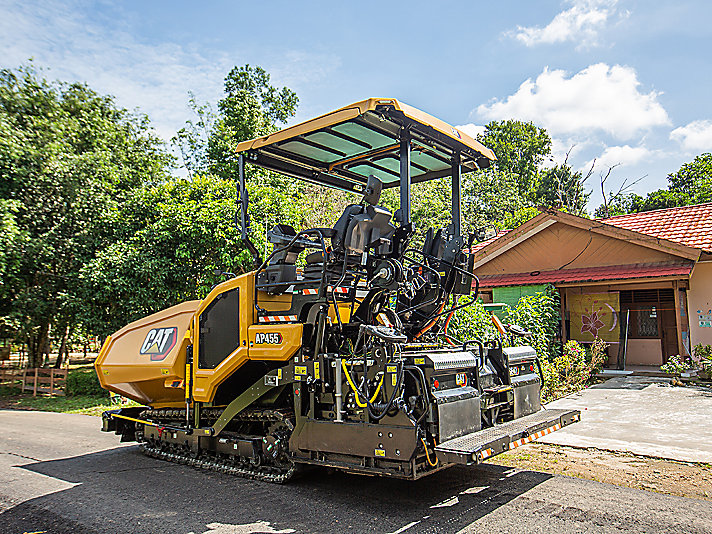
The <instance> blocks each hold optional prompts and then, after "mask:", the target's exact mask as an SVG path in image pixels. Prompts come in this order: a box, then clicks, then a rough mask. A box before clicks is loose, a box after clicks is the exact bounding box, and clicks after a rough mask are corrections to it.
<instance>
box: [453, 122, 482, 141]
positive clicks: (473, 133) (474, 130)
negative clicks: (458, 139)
mask: <svg viewBox="0 0 712 534" xmlns="http://www.w3.org/2000/svg"><path fill="white" fill-rule="evenodd" d="M455 128H457V129H458V130H460V131H462V132H465V133H466V134H467V135H469V136H470V137H472V138H473V139H476V138H477V136H478V135H479V134H481V133H484V131H485V127H484V126H480V125H479V124H474V123H472V122H470V123H468V124H460V125H459V126H455Z"/></svg>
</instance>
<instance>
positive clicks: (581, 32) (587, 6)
mask: <svg viewBox="0 0 712 534" xmlns="http://www.w3.org/2000/svg"><path fill="white" fill-rule="evenodd" d="M569 3H571V4H572V6H571V7H570V8H569V9H567V10H565V11H562V12H561V13H559V14H557V15H556V16H555V17H554V18H553V19H552V21H551V22H550V23H549V24H547V25H546V26H544V27H543V28H540V27H538V26H529V27H527V26H517V30H516V31H511V32H509V35H511V36H513V37H514V38H516V39H517V40H519V41H521V42H522V43H524V44H525V45H526V46H535V45H538V44H552V43H563V42H567V41H574V42H578V46H579V47H586V46H594V45H597V44H598V41H599V34H600V32H601V30H603V29H604V28H605V27H606V23H607V22H608V21H609V20H610V19H612V18H614V17H616V16H620V17H623V16H626V14H625V13H619V12H618V9H617V8H616V4H617V3H618V0H572V1H571V2H569Z"/></svg>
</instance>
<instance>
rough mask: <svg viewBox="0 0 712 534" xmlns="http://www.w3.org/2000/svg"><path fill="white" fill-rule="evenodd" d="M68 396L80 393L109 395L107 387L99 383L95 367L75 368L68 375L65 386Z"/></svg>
mask: <svg viewBox="0 0 712 534" xmlns="http://www.w3.org/2000/svg"><path fill="white" fill-rule="evenodd" d="M65 394H66V395H67V397H76V396H78V395H90V396H100V395H101V396H107V392H106V390H105V389H103V388H102V387H101V385H100V384H99V378H98V377H97V376H96V371H94V369H73V370H71V371H69V374H68V375H67V385H66V388H65Z"/></svg>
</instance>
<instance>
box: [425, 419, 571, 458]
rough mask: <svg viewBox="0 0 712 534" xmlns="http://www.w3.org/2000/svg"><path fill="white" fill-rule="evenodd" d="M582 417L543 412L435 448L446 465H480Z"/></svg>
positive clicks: (479, 431) (445, 442)
mask: <svg viewBox="0 0 712 534" xmlns="http://www.w3.org/2000/svg"><path fill="white" fill-rule="evenodd" d="M580 416H581V412H579V411H578V410H553V409H552V410H541V411H539V412H537V413H533V414H531V415H527V416H525V417H520V418H519V419H515V420H514V421H509V422H508V423H502V424H500V425H496V426H493V427H490V428H486V429H484V430H478V431H477V432H473V433H471V434H466V435H464V436H460V437H459V438H454V439H451V440H448V441H444V442H443V443H441V444H440V445H438V446H437V447H435V453H436V454H437V456H438V458H439V459H440V461H442V462H443V463H460V464H466V465H469V464H475V463H480V462H482V461H484V460H486V459H487V458H490V457H492V456H495V455H497V454H501V453H503V452H505V451H508V450H510V449H513V448H515V447H519V446H520V445H524V444H526V443H529V442H530V441H534V440H535V439H538V438H540V437H541V436H543V435H545V434H549V433H551V432H554V431H556V430H559V429H560V428H563V427H565V426H567V425H570V424H571V423H575V422H576V421H578V420H579V418H580Z"/></svg>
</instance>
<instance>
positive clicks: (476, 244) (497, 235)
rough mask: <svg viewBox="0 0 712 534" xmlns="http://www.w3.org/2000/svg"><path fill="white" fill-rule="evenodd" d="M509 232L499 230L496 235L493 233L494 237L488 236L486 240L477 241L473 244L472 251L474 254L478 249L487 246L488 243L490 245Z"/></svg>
mask: <svg viewBox="0 0 712 534" xmlns="http://www.w3.org/2000/svg"><path fill="white" fill-rule="evenodd" d="M507 232H509V230H497V233H496V234H495V235H493V236H492V237H490V238H487V239H485V240H484V241H480V242H479V243H475V244H474V245H472V248H471V249H470V253H471V254H474V253H475V252H477V251H478V250H480V249H482V248H485V247H486V246H487V245H489V244H490V243H492V242H493V241H496V240H497V239H499V238H500V237H502V236H503V235H504V234H506V233H507Z"/></svg>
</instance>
